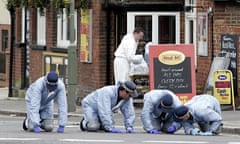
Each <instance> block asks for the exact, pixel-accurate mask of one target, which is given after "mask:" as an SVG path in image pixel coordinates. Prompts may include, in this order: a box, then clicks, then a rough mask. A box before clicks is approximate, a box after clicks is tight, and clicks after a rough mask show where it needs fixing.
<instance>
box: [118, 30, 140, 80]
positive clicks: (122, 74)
mask: <svg viewBox="0 0 240 144" xmlns="http://www.w3.org/2000/svg"><path fill="white" fill-rule="evenodd" d="M137 45H138V41H136V40H135V38H134V35H133V33H131V34H127V35H125V36H124V37H123V39H122V41H121V43H120V45H119V46H118V48H117V50H116V51H115V53H114V55H115V59H114V78H115V84H117V83H118V82H119V81H121V82H123V81H127V80H129V72H130V63H131V59H132V57H133V56H134V55H135V53H136V50H137Z"/></svg>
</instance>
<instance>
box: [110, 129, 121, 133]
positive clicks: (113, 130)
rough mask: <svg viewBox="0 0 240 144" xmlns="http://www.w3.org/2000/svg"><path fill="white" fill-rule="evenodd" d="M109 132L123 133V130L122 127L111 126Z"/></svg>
mask: <svg viewBox="0 0 240 144" xmlns="http://www.w3.org/2000/svg"><path fill="white" fill-rule="evenodd" d="M109 132H111V133H122V131H121V130H120V129H118V128H111V129H110V130H109Z"/></svg>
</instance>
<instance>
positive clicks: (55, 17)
mask: <svg viewBox="0 0 240 144" xmlns="http://www.w3.org/2000/svg"><path fill="white" fill-rule="evenodd" d="M79 7H80V5H76V8H79ZM239 8H240V3H239V2H238V1H237V0H236V1H235V0H224V1H223V0H205V1H202V0H196V1H195V0H161V1H160V0H151V1H144V0H131V1H120V0H108V1H106V0H94V1H93V0H90V2H89V9H90V11H87V12H86V11H85V12H86V13H84V12H81V11H80V10H79V9H78V11H76V13H75V18H76V23H75V24H74V27H75V34H76V35H75V37H76V41H75V42H74V43H75V44H76V48H77V77H76V79H77V95H78V96H79V97H84V96H85V95H86V94H87V93H89V92H90V91H92V90H94V89H96V88H99V87H102V86H104V85H107V84H113V83H114V77H113V59H114V54H113V53H114V51H115V49H116V48H117V46H118V44H119V43H120V40H121V38H122V37H123V36H124V35H125V34H126V33H128V32H131V31H132V30H133V28H134V27H135V26H141V27H143V28H144V29H145V31H146V32H145V37H144V38H145V39H146V40H149V41H152V42H153V43H155V44H166V43H171V44H180V43H181V44H184V43H185V44H193V45H194V47H195V56H196V59H195V60H196V63H195V65H196V84H197V89H198V90H197V92H198V93H203V92H204V89H205V85H206V82H207V79H208V75H209V71H210V68H211V64H212V61H213V58H214V57H215V56H217V55H218V53H219V52H220V51H221V40H222V36H224V35H225V34H229V35H238V34H239V33H240V27H239V25H240V19H239V16H240V15H239V11H240V9H239ZM23 14H24V13H23V11H22V10H21V9H18V11H17V16H16V31H15V35H16V43H20V45H18V46H16V48H15V50H16V51H15V53H14V58H15V60H14V85H13V86H14V88H16V89H22V88H23V87H25V86H26V83H22V81H24V80H23V78H25V79H26V77H24V76H23V75H26V71H25V69H26V67H22V65H24V64H26V61H24V60H23V59H24V58H23V57H27V56H28V55H29V65H28V66H29V76H28V77H29V82H30V83H31V82H33V81H34V80H36V79H37V78H38V77H40V76H41V75H43V74H45V73H46V72H47V71H49V70H57V71H58V72H60V73H61V74H60V75H61V77H62V78H63V80H65V82H66V83H67V80H68V76H69V73H67V71H66V70H67V66H68V65H69V63H68V60H67V52H68V46H69V44H70V43H69V35H68V31H69V27H68V26H67V25H68V21H67V18H68V17H67V14H65V13H64V12H63V14H58V13H57V12H56V11H55V10H54V8H53V7H48V8H47V9H46V10H45V15H44V16H43V15H41V14H40V12H39V11H38V10H37V9H33V8H32V9H29V12H28V14H27V18H26V19H27V20H25V22H27V23H28V26H29V28H27V29H28V30H29V31H28V30H27V32H26V31H25V30H24V29H23V27H22V25H23V21H22V19H23ZM85 24H86V25H85ZM25 28H26V27H25ZM84 28H87V30H86V31H83V29H84ZM81 29H82V31H81ZM24 32H26V35H27V41H28V42H29V43H27V51H28V52H27V53H26V52H25V51H24V50H26V49H25V48H24V47H25V45H24V44H25V43H24V41H21V40H22V39H23V38H22V37H23V36H24V35H23V33H24ZM21 43H22V44H21ZM238 49H239V37H237V51H239V50H238ZM21 54H23V55H21ZM24 54H25V55H24ZM236 59H237V60H239V58H238V57H237V58H236ZM22 60H23V61H22ZM27 63H28V62H27ZM236 64H237V68H236V69H237V73H236V74H235V78H237V77H238V75H239V70H238V67H239V65H238V63H236ZM20 81H21V82H20ZM236 81H237V84H238V83H239V80H238V79H236ZM19 84H21V85H19ZM236 89H237V90H236V92H237V91H239V85H237V88H236ZM238 95H239V94H238V93H237V94H236V96H235V97H236V101H237V104H238V105H239V104H240V101H239V100H240V98H239V96H238Z"/></svg>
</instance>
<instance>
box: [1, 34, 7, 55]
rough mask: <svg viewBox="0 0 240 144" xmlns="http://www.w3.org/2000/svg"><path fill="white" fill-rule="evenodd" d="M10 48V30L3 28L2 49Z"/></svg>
mask: <svg viewBox="0 0 240 144" xmlns="http://www.w3.org/2000/svg"><path fill="white" fill-rule="evenodd" d="M7 48H8V30H2V51H6V49H7Z"/></svg>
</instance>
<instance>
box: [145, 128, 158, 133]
mask: <svg viewBox="0 0 240 144" xmlns="http://www.w3.org/2000/svg"><path fill="white" fill-rule="evenodd" d="M148 133H150V134H160V131H158V130H157V129H155V128H153V129H151V130H150V131H148Z"/></svg>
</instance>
